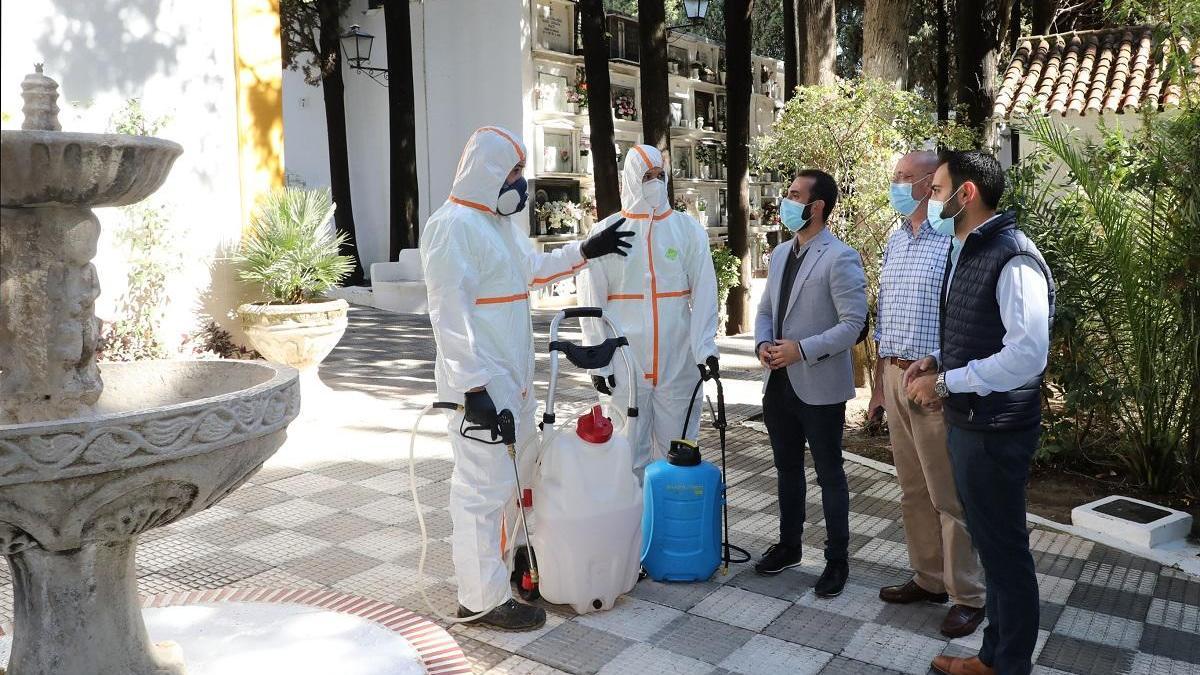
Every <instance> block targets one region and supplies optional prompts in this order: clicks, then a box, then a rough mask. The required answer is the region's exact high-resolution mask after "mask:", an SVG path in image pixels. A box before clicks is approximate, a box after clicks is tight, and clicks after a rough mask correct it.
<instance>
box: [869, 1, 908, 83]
mask: <svg viewBox="0 0 1200 675" xmlns="http://www.w3.org/2000/svg"><path fill="white" fill-rule="evenodd" d="M908 13H909V0H866V15H865V16H864V17H863V56H862V72H863V75H865V76H867V77H875V78H879V79H881V80H883V81H885V82H889V83H891V84H894V85H895V86H897V87H899V88H901V89H907V88H908V25H907V23H906V22H905V21H901V20H900V19H901V17H906V16H908Z"/></svg>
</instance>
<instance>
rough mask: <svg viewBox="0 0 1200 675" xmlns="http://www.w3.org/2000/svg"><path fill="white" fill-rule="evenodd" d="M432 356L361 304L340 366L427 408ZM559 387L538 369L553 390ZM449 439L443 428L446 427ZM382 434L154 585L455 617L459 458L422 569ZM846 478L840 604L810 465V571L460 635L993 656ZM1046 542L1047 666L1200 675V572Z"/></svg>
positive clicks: (233, 511) (851, 656) (508, 643)
mask: <svg viewBox="0 0 1200 675" xmlns="http://www.w3.org/2000/svg"><path fill="white" fill-rule="evenodd" d="M551 316H552V315H551V314H549V313H542V312H538V313H536V314H535V318H534V326H535V332H536V333H537V335H538V337H537V340H538V345H539V346H538V351H539V370H538V372H539V374H541V375H543V376H544V374H545V373H546V372H547V371H546V368H545V364H546V359H545V357H544V351H545V342H546V329H547V326H548V323H549V318H550V317H551ZM744 342H746V340H745V339H741V338H738V339H735V340H732V341H724V342H723V343H722V352H723V353H726V354H734V353H737V354H746V355H748V354H750V353H751V352H752V349H753V348H752V345H748V344H743V343H744ZM384 353H386V354H403V355H404V359H403V361H404V362H405V363H406V364H409V365H405V366H402V367H398V368H388V369H379V368H377V367H374V366H373V365H371V364H372V361H371V359H376V358H378V356H377V355H379V354H384ZM432 356H433V341H432V337H431V334H430V329H429V326H428V322H427V320H426V319H424V318H422V317H411V316H401V315H394V314H384V313H380V312H377V311H375V310H370V309H364V308H358V307H355V308H353V310H352V312H351V314H350V328H349V329H348V331H347V333H346V337H345V338H344V339H343V340H342V343H341V344H339V346H338V348H337V349H336V350H335V351H334V353H333V354H332V355H331V356H330V358H329V359H328V360H327V361H326V362H325V366H323V371H322V374H323V377H324V379H325V380H326V381H327V382H330V383H336V385H337V387H338V388H340V389H356V390H359V391H369V392H370V393H371V394H372V395H377V396H378V397H379V400H380V401H385V402H391V403H396V404H397V405H398V409H403V410H405V411H411V410H412V409H413V407H412V406H411V405H408V404H406V403H399V402H402V401H409V400H414V397H418V398H416V400H422V399H420V398H419V397H426V398H427V397H428V392H429V389H430V387H431V385H430V384H429V382H430V380H431V378H432V365H431V361H430V359H432ZM723 371H724V374H725V377H726V380H727V381H730V380H744V381H747V382H748V383H749V382H751V381H753V382H756V381H757V378H758V373H757V372H751V371H748V370H743V371H739V370H738V369H737V368H736V367H729V368H723ZM562 385H563V386H562V387H560V389H559V393H560V395H561V397H562V400H563V401H565V402H577V403H586V402H588V401H590V400H591V399H592V397H593V396H594V394H593V393H592V392H591V390H590V387H589V385H588V383H587V381H586V379H585V378H583V377H581V376H580V377H570V378H565V377H564V378H563V380H562ZM364 386H365V387H366V389H365V390H364ZM544 387H545V383H544V382H539V383H538V388H537V390H538V391H539V392H544V391H545V389H544ZM564 410H565V408H564ZM757 412H758V408H757V406H753V405H738V406H731V407H730V409H729V413H730V419H731V420H733V422H734V424H732V425H731V428H730V433H729V439H728V440H729V443H728V451H729V464H728V484H729V500H730V509H729V513H730V525H731V527H730V529H731V535H732V539H733V543H735V544H737V545H739V546H742V547H744V548H746V549H748V550H749V551H750V552H751V553H752V554H753V555H754V557H755V558H757V557H758V556H760V555H761V554H762V552H763V551H765V550H766V548H767V547H768V546H770V545H771V544H773V543H775V542H776V541H777V540H778V537H779V519H778V514H779V506H778V500H777V498H776V472H775V470H774V468H773V466H772V453H771V449H770V446H769V444H768V441H767V437H766V435H765V434H764V433H762V432H761V431H758V430H755V429H753V428H750V427H747V426H743V425H742V424H741V420H743V419H745V418H746V417H748V416H750V415H752V414H756V413H757ZM350 423H351V422H348V424H350ZM353 424H356V425H358V427H357V428H360V429H375V428H378V429H379V430H380V431H379V432H378V433H379V434H384V433H385V430H386V433H387V434H391V433H392V427H393V426H395V425H394V423H393V422H392V421H390V420H389V421H387V422H386V423H385V422H384V421H379V420H374V421H373V420H357V421H355V422H353ZM364 433H370V432H364ZM430 435H431V437H432V436H433V435H436V436H438V437H439V438H440V435H441V432H440V430H439V431H436V432H431V434H430ZM380 445H381V447H386V448H391V449H392V450H391V451H390V454H388V453H379V454H378V455H372V458H371V460H370V461H360V460H358V459H348V458H347V456H346V455H345V454H340V453H339V451H338V450H337V449H336V448H333V447H330V448H329V450H328V451H327V452H326V451H322V452H321V453H318V455H315V456H308V455H306V456H304V457H303V459H295V458H289V457H288V456H287V454H286V450H287V448H285V451H284V452H281V453H280V455H278V456H277V457H276V458H275V460H276V461H273V462H272V463H271V464H270V465H268V466H266V467H264V468H263V469H262V470H260V471H259V472H258V473H256V474H255V475H253V476H252V477H251V478H250V480H249V481H248V482H247V484H246V485H244V486H242V487H241V488H239V489H238V490H236V491H235V492H234V493H233V494H231V495H230V496H229V497H227V498H226V499H224V500H223V501H221V502H220V503H219V504H218V505H216V506H214V507H211V508H209V509H208V510H206V511H204V512H202V513H200V514H197V515H195V516H192V517H189V518H186V519H184V520H182V521H179V522H177V523H174V524H171V525H169V526H167V527H163V528H157V529H154V530H151V531H150V532H147V533H146V534H144V535H143V536H142V537H141V545H140V547H139V550H138V564H139V578H138V586H139V590H140V592H142V593H161V592H173V591H187V590H195V589H207V588H221V587H229V586H233V585H237V586H241V587H264V588H300V589H309V588H312V589H325V590H338V591H344V592H348V593H353V594H356V595H361V596H365V597H368V598H373V599H378V600H382V601H387V602H395V603H397V604H399V605H400V606H402V607H405V608H407V609H411V610H413V611H416V612H418V613H420V614H424V615H426V616H428V615H429V614H430V612H429V610H428V609H427V608H426V606H425V601H424V600H423V599H422V598H421V594H420V591H421V590H422V589H424V590H425V592H426V593H427V594H428V595H429V596H430V599H431V600H432V602H433V603H435V605H436V606H437V607H439V608H441V609H442V611H444V612H450V611H452V610H453V609H454V607H455V606H456V604H457V598H456V590H455V579H454V568H453V563H452V561H451V556H450V544H449V536H450V533H451V529H452V527H451V522H450V518H449V515H448V513H447V511H446V509H445V505H446V504H447V503H448V500H449V478H450V474H451V472H452V470H453V462H452V461H450V459H449V458H448V457H425V458H422V459H420V460H419V461H418V462H417V464H416V469H415V472H416V476H417V485H418V489H419V494H420V497H421V500H422V512H423V513H424V514H425V515H426V517H427V521H428V526H429V532H430V537H431V539H430V541H429V555H428V559H427V564H426V570H425V574H424V575H419V574H418V572H417V565H418V562H417V556H418V551H419V545H420V539H419V534H418V533H419V529H418V527H417V522H416V512H415V510H414V505H413V502H412V500H411V497H410V495H409V467H408V459H407V454H406V452H405V450H406V448H400V447H399V446H398V445H397V444H396V443H395V439H394V438H390V437H388V438H383V437H382V436H381V438H380ZM701 445H702V446H703V447H705V448H710V449H712V450H713V452H711V453H709V454H708V456H709V457H710V458H715V457H716V453H715V450H716V447H717V446H716V435H715V433H714V432H713V431H712V430H711V429H708V428H707V427H706V428H704V430H703V433H702V435H701ZM289 462H290V463H289ZM846 473H847V477H848V483H849V486H850V490H851V493H852V495H851V499H850V506H851V530H852V534H851V542H850V552H851V560H850V584H849V585H848V586H847V588H846V590H845V591H844V592H843V594H842V595H841V596H840V597H838V598H834V599H820V598H817V597H815V596H814V595H813V593H812V586H813V584H814V583H815V582H816V579H817V576H818V575H819V574H820V573H821V571H822V569H823V568H824V565H825V561H824V556H823V548H824V547H823V541H824V539H825V537H826V532H825V528H824V527H823V523H822V519H823V517H824V514H823V513H822V510H821V498H820V490H819V488H818V487H817V486H816V484H815V472H814V470H813V469H812V466H811V462H810V463H809V466H808V467H807V469H806V472H805V474H806V477H807V482H808V495H807V497H808V499H807V501H808V503H807V504H806V509H805V510H806V526H805V532H804V537H803V540H804V551H803V561H802V565H801V566H800V567H797V568H795V569H791V570H787V571H786V572H784V573H782V574H779V575H776V576H771V577H764V576H759V575H757V574H755V573H754V572H753V570H752V568H751V567H752V566H751V565H748V564H741V565H731V566H730V572H729V574H728V575H725V576H722V575H721V574H719V573H718V574H716V575H714V576H713V578H712V579H711V580H709V581H705V582H700V583H694V584H663V583H656V582H653V581H650V580H645V581H642V582H640V583H638V584H637V586H636V587H635V588H634V590H633V591H632V592H631V593H630V594H629V595H628V597H626V598H623V599H622V600H620V601H619V603H618V606H617V607H616V608H615V609H614V610H611V611H608V612H602V613H593V614H588V615H585V616H582V617H577V616H575V615H574V613H573V612H571V611H570V608H569V607H562V606H549V605H546V608H547V610H548V619H547V625H546V626H545V627H544V628H543V629H541V630H539V631H534V632H532V633H502V632H498V631H492V630H488V629H485V628H479V627H473V626H459V625H455V626H453V627H451V628H450V631H451V633H452V634H453V635H454V636H455V637H456V638H458V639H459V641H460V643H461V644H462V645H463V647H464V648H465V651H466V652H467V654H468V656H469V658H470V660H471V662H472V668H473V671H474V672H476V673H485V672H486V673H491V674H493V675H560V674H561V673H592V672H604V673H647V674H651V673H673V672H687V673H689V675H691V674H694V675H726V674H732V673H755V674H756V675H757V674H758V673H770V672H774V671H776V670H779V671H780V672H788V673H794V672H821V673H827V674H831V675H849V674H851V673H852V674H854V675H895V673H901V672H907V673H925V672H927V670H928V665H929V661H930V659H932V657H933V656H934V655H936V654H938V653H946V654H951V655H962V656H969V655H972V654H974V653H975V652H976V651H977V650H978V648H979V646H980V644H981V641H982V632H981V631H976V632H975V633H974V634H973V635H971V636H968V637H966V638H961V639H958V640H953V641H946V640H945V639H944V638H942V637H941V635H940V634H939V632H938V630H937V629H938V627H939V626H940V622H941V619H942V617H943V616H944V612H945V609H946V606H945V605H910V606H890V605H886V604H885V603H882V602H880V601H879V599H878V590H879V587H880V586H884V585H890V584H895V583H902V582H903V581H905V580H907V579H908V578H910V577H911V571H910V570H909V566H908V552H907V549H906V548H905V543H904V541H905V539H904V531H903V526H902V524H901V522H900V520H901V518H900V504H899V500H900V489H899V486H898V485H897V484H896V482H895V479H894V478H892V477H891V476H888V475H886V474H883V473H880V472H877V471H875V470H873V469H870V468H868V467H865V466H861V465H857V464H853V463H850V462H847V464H846ZM1029 542H1030V548H1031V550H1032V551H1033V556H1034V560H1035V563H1036V567H1037V572H1038V582H1039V593H1040V597H1041V600H1042V602H1041V607H1040V620H1041V628H1042V631H1041V633H1040V634H1039V642H1038V645H1039V652H1038V654H1037V656H1036V660H1037V666H1036V668H1035V671H1034V672H1035V673H1039V674H1040V675H1064V674H1067V673H1070V674H1073V675H1084V674H1086V675H1093V674H1095V675H1101V674H1107V673H1131V674H1133V675H1200V651H1198V650H1200V639H1198V638H1197V635H1200V579H1198V578H1196V577H1192V576H1189V575H1187V574H1185V573H1183V572H1179V571H1177V570H1173V569H1167V568H1162V567H1161V566H1160V565H1158V564H1157V563H1154V562H1153V561H1149V560H1145V559H1142V558H1138V557H1137V556H1133V555H1130V554H1127V553H1123V552H1121V551H1118V550H1116V549H1112V548H1109V547H1107V546H1103V545H1100V544H1096V543H1093V542H1090V541H1086V540H1083V539H1080V538H1077V537H1074V536H1071V535H1069V534H1065V533H1062V532H1054V531H1049V530H1043V529H1038V528H1034V529H1032V530H1030V536H1029ZM12 603H13V598H12V582H11V579H10V576H9V570H8V568H7V566H6V565H0V623H3V622H4V621H8V620H10V619H11V615H12ZM1043 645H1044V647H1043Z"/></svg>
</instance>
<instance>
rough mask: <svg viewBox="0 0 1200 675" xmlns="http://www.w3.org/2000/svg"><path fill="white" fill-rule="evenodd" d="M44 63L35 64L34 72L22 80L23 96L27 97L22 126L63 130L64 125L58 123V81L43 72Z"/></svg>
mask: <svg viewBox="0 0 1200 675" xmlns="http://www.w3.org/2000/svg"><path fill="white" fill-rule="evenodd" d="M43 65H44V64H41V63H35V64H33V70H34V72H32V73H30V74H28V75H26V76H25V79H24V80H23V81H22V82H21V98H23V99H25V105H24V106H22V107H21V112H23V113H25V121H24V122H22V123H21V128H22V129H32V130H39V131H62V125H61V124H59V123H58V83H57V82H55V81H54V80H53V79H51V78H49V77H46V76H45V75H43V74H42V66H43Z"/></svg>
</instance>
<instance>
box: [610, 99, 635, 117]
mask: <svg viewBox="0 0 1200 675" xmlns="http://www.w3.org/2000/svg"><path fill="white" fill-rule="evenodd" d="M613 109H614V111H615V112H616V115H617V119H621V120H628V121H631V122H632V121H635V120H637V107H636V106H635V105H634V103H633V97H632V96H629V95H628V94H621V95H620V96H618V97H617V98H616V99H614V100H613Z"/></svg>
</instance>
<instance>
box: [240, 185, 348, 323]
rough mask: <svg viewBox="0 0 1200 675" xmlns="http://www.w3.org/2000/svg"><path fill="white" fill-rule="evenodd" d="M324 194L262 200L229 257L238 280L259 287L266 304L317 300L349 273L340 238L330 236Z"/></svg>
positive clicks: (285, 193) (297, 192) (293, 193)
mask: <svg viewBox="0 0 1200 675" xmlns="http://www.w3.org/2000/svg"><path fill="white" fill-rule="evenodd" d="M334 208H335V206H334V204H333V200H332V199H331V198H330V196H329V190H306V189H302V188H294V187H286V188H282V189H279V190H275V191H274V192H272V193H271V194H269V195H267V197H265V198H264V199H263V202H262V204H260V205H259V207H258V208H257V209H256V210H255V212H254V216H253V217H252V219H251V221H250V229H249V231H247V232H246V234H245V236H244V237H243V239H242V243H241V246H240V247H239V248H238V251H237V253H236V254H235V256H234V262H235V264H236V265H237V266H238V268H239V270H238V276H239V277H240V278H241V279H242V280H243V281H247V282H250V283H254V284H258V285H259V286H261V287H262V289H263V292H265V293H266V294H267V296H268V297H270V298H271V301H273V302H277V303H281V304H288V305H297V304H302V303H306V302H311V301H313V300H315V299H318V298H320V297H321V296H322V295H323V294H324V293H326V292H327V291H328V290H329V289H331V288H333V287H334V286H336V285H338V284H339V283H341V281H342V280H343V279H345V278H346V276H347V275H349V274H350V272H351V270H353V269H354V259H353V258H352V257H350V256H346V255H339V254H338V247H339V246H341V245H342V243H343V242H344V241H345V239H346V236H345V234H336V235H335V234H334V232H333V228H332V227H330V226H329V219H330V218H331V217H332V216H333V211H334Z"/></svg>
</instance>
